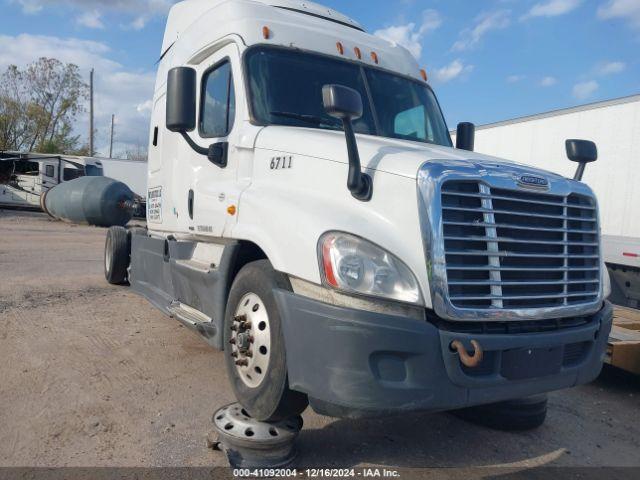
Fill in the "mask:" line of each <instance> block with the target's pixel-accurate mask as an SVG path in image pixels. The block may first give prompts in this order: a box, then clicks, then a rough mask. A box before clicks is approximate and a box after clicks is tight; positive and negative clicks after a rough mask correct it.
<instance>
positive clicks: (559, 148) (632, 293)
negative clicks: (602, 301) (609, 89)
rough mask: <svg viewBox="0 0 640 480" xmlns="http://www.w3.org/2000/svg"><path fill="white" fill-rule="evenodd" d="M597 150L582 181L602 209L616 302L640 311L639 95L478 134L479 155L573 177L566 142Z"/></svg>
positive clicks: (605, 249) (516, 121) (496, 126)
mask: <svg viewBox="0 0 640 480" xmlns="http://www.w3.org/2000/svg"><path fill="white" fill-rule="evenodd" d="M569 138H584V139H588V140H592V141H594V142H595V143H596V145H597V146H598V156H599V160H598V162H596V163H595V164H593V165H590V166H589V167H588V168H587V169H586V172H585V175H584V179H583V181H584V182H586V183H587V184H588V185H589V186H590V187H591V188H593V190H594V191H595V193H596V195H597V197H598V203H599V205H600V218H601V227H602V242H603V255H604V259H605V261H606V263H607V266H608V267H609V271H610V273H611V278H612V290H613V292H612V297H611V299H612V301H613V302H614V303H618V304H621V305H626V306H630V307H635V308H638V307H640V188H639V187H640V168H638V160H639V159H640V95H633V96H629V97H624V98H618V99H614V100H609V101H604V102H597V103H592V104H589V105H582V106H579V107H575V108H567V109H563V110H556V111H552V112H548V113H541V114H538V115H532V116H527V117H522V118H516V119H513V120H507V121H504V122H498V123H492V124H488V125H482V126H479V127H477V128H476V137H475V150H476V151H478V152H480V153H485V154H487V155H495V156H499V157H504V158H510V159H513V160H514V161H517V162H519V163H522V164H525V165H531V166H534V167H537V168H543V169H546V170H549V171H552V172H556V173H558V174H560V175H564V176H572V175H573V172H572V169H573V168H575V167H574V166H572V165H571V164H570V163H568V162H567V161H566V153H565V140H566V139H569Z"/></svg>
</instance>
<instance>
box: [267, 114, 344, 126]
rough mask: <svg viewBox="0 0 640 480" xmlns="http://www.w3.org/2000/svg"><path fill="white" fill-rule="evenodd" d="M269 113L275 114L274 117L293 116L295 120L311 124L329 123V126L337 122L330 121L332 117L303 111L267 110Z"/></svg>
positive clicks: (335, 124)
mask: <svg viewBox="0 0 640 480" xmlns="http://www.w3.org/2000/svg"><path fill="white" fill-rule="evenodd" d="M269 113H270V114H271V115H275V116H276V117H286V118H293V119H296V120H302V121H303V122H307V123H311V124H313V125H329V126H331V127H337V126H338V123H337V122H332V121H331V120H332V119H328V118H323V117H318V116H316V115H306V114H304V113H296V112H269Z"/></svg>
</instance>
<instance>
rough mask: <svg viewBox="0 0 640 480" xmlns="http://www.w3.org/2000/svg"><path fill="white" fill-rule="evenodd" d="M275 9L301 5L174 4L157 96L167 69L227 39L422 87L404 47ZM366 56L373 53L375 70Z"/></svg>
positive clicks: (254, 0) (246, 0) (206, 0)
mask: <svg viewBox="0 0 640 480" xmlns="http://www.w3.org/2000/svg"><path fill="white" fill-rule="evenodd" d="M280 3H282V4H284V3H300V2H271V1H269V0H264V1H263V0H260V1H258V0H222V1H217V2H216V1H212V0H187V1H185V2H181V3H178V4H176V6H174V7H173V8H172V10H171V13H170V16H169V22H168V27H167V34H166V35H165V43H167V42H168V45H166V46H163V53H165V56H164V57H163V58H162V60H161V61H160V65H159V68H158V72H159V74H158V82H157V85H156V91H157V92H159V90H160V87H161V86H162V85H164V83H165V82H166V76H167V73H168V71H169V69H171V68H173V67H176V66H181V65H188V64H198V63H200V62H201V61H203V60H204V59H205V58H207V57H208V56H209V55H210V54H211V53H213V51H215V48H212V47H214V46H216V44H219V46H223V45H224V44H225V42H224V41H223V39H228V40H229V42H231V41H236V42H238V43H239V41H241V42H242V43H240V47H242V46H244V47H250V46H254V45H276V46H282V47H291V48H297V49H301V50H308V51H312V52H316V53H320V54H325V55H330V56H333V57H336V58H345V59H349V60H353V61H358V62H361V63H363V64H366V65H373V66H378V67H381V68H384V69H387V70H390V71H393V72H396V73H399V74H402V75H406V76H409V77H412V78H415V79H417V80H420V81H422V77H421V74H420V66H419V65H418V63H417V61H416V60H415V58H414V57H413V55H411V53H409V51H408V50H407V49H405V48H404V47H402V46H399V45H396V44H394V43H391V42H389V41H387V40H383V39H381V38H379V37H376V36H374V35H371V34H368V33H365V32H363V31H360V30H357V29H355V28H351V27H349V26H345V25H341V24H338V23H335V22H332V21H329V20H325V19H323V18H318V17H316V16H311V15H305V14H302V13H298V12H292V11H290V10H286V9H281V8H276V7H274V6H273V4H280ZM196 4H197V5H198V6H199V7H201V12H200V14H199V16H198V17H197V18H195V19H194V18H193V12H192V13H191V15H190V19H189V24H188V25H187V26H186V27H184V30H183V31H181V32H180V33H178V34H176V37H171V36H170V35H169V34H170V30H171V31H173V32H176V31H177V30H175V28H174V27H171V26H170V25H171V24H172V23H173V24H175V23H176V18H177V17H179V16H180V15H181V14H182V13H183V12H184V11H185V8H186V7H190V6H192V5H196ZM212 5H213V6H212ZM205 6H207V8H206V9H205V8H204V7H205ZM184 23H185V24H186V23H187V22H186V21H185V22H184ZM264 26H268V27H269V29H270V31H271V37H270V38H269V39H265V38H264V37H263V31H262V28H263V27H264ZM168 35H169V36H168ZM171 38H175V40H173V43H172V42H170V41H169V40H171ZM337 42H341V43H342V44H343V46H344V55H340V53H339V52H338V48H337V45H336V44H337ZM355 47H359V48H360V50H361V51H362V59H361V60H359V59H358V58H357V56H356V53H355V51H354V49H355ZM166 49H168V50H166ZM209 50H211V51H210V52H209V54H208V55H205V56H203V52H207V51H209ZM371 52H376V53H377V57H378V62H379V63H378V64H377V65H376V63H375V61H374V60H373V58H372V57H371Z"/></svg>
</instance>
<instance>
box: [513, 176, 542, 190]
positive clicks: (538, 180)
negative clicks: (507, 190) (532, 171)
mask: <svg viewBox="0 0 640 480" xmlns="http://www.w3.org/2000/svg"><path fill="white" fill-rule="evenodd" d="M518 183H519V184H520V185H522V186H524V187H536V188H549V181H548V180H547V179H546V178H543V177H537V176H535V175H520V176H519V177H518Z"/></svg>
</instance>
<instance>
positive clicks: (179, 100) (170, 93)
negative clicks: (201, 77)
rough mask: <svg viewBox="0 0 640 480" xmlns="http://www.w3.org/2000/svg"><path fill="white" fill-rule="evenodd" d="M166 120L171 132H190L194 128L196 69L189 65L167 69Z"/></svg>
mask: <svg viewBox="0 0 640 480" xmlns="http://www.w3.org/2000/svg"><path fill="white" fill-rule="evenodd" d="M166 122H167V129H168V130H170V131H172V132H177V133H181V132H191V131H192V130H194V129H195V128H196V71H195V70H194V69H193V68H191V67H176V68H172V69H171V70H169V76H168V78H167V118H166Z"/></svg>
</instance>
